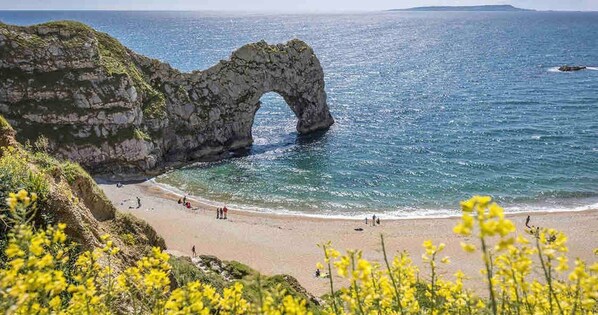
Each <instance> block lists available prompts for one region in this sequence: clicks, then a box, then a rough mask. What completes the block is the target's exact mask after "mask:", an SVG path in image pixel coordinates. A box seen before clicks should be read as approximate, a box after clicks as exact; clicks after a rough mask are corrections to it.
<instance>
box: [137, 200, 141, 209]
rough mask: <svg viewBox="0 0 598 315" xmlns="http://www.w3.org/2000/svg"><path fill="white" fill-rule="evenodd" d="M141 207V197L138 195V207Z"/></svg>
mask: <svg viewBox="0 0 598 315" xmlns="http://www.w3.org/2000/svg"><path fill="white" fill-rule="evenodd" d="M139 208H141V198H139V197H137V209H139Z"/></svg>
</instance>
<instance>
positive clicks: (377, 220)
mask: <svg viewBox="0 0 598 315" xmlns="http://www.w3.org/2000/svg"><path fill="white" fill-rule="evenodd" d="M376 224H378V225H380V217H377V218H376Z"/></svg>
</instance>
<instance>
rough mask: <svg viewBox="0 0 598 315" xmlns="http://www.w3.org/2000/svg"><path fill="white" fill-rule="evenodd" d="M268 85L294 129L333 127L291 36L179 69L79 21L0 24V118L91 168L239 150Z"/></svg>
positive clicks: (315, 79)
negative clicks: (199, 67) (204, 65)
mask: <svg viewBox="0 0 598 315" xmlns="http://www.w3.org/2000/svg"><path fill="white" fill-rule="evenodd" d="M271 91H273V92H277V93H278V94H280V95H281V96H283V98H284V99H285V101H286V102H287V103H288V104H289V106H290V107H291V109H292V110H293V112H294V113H295V115H296V116H297V130H298V132H300V133H308V132H312V131H315V130H321V129H326V128H328V127H329V126H331V125H332V124H333V123H334V120H333V119H332V116H331V115H330V112H329V110H328V106H327V104H326V93H325V91H324V76H323V71H322V67H321V66H320V63H319V61H318V59H317V57H316V56H315V54H314V52H313V50H312V49H311V48H310V47H309V46H308V45H307V44H305V43H304V42H302V41H300V40H292V41H289V42H287V43H286V44H279V45H268V44H266V43H265V42H259V43H254V44H249V45H245V46H243V47H241V48H240V49H238V50H237V51H235V52H233V53H232V55H231V57H230V59H229V60H227V61H221V62H220V63H218V64H217V65H215V66H213V67H211V68H209V69H207V70H205V71H194V72H191V73H182V72H180V71H178V70H176V69H173V68H172V67H170V66H169V65H168V64H165V63H162V62H160V61H158V60H154V59H150V58H147V57H144V56H141V55H139V54H136V53H134V52H132V51H131V50H129V49H127V48H126V47H124V46H122V45H121V44H120V43H119V42H118V41H117V40H115V39H114V38H112V37H110V36H108V35H107V34H104V33H100V32H97V31H95V30H93V29H91V28H89V27H88V26H86V25H84V24H81V23H78V22H50V23H45V24H40V25H34V26H29V27H18V26H11V25H6V24H1V23H0V114H2V115H4V116H5V117H6V118H7V119H8V121H9V122H10V123H11V124H12V125H13V127H14V128H15V129H16V130H17V135H18V137H19V139H20V140H21V141H23V140H31V141H35V140H36V139H37V138H38V137H39V136H40V135H44V136H45V137H47V138H48V140H49V143H50V149H51V151H52V152H53V153H54V154H57V155H59V156H60V157H63V158H67V159H70V160H74V161H77V162H79V163H81V164H82V165H83V166H84V167H86V168H87V169H89V170H91V171H92V172H94V173H112V174H117V173H146V174H147V173H157V172H160V171H162V170H163V169H164V168H165V167H166V166H168V165H170V164H171V163H184V162H187V161H192V160H196V159H199V158H204V157H207V156H211V155H217V154H220V153H223V152H226V151H228V150H234V149H239V148H242V147H246V146H248V145H250V144H251V143H252V137H251V127H252V124H253V118H254V115H255V112H256V111H257V110H258V109H259V107H260V102H259V99H260V97H261V96H262V95H263V94H264V93H267V92H271Z"/></svg>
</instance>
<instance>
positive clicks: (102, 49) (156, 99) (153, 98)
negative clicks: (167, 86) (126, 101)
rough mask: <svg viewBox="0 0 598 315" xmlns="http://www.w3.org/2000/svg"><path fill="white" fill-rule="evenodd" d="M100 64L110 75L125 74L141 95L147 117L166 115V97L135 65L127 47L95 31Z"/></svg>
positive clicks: (162, 116)
mask: <svg viewBox="0 0 598 315" xmlns="http://www.w3.org/2000/svg"><path fill="white" fill-rule="evenodd" d="M96 37H97V39H98V49H99V53H100V64H101V65H102V67H103V68H104V69H105V70H106V72H108V74H110V75H127V76H129V77H130V78H131V79H132V80H133V83H134V84H135V87H136V88H137V90H138V91H140V92H141V94H142V97H143V106H142V110H143V113H144V115H146V116H147V117H148V118H164V117H166V98H165V97H164V94H163V93H162V92H160V91H158V90H156V89H155V88H154V87H153V86H152V85H151V84H150V83H149V82H148V81H147V80H146V78H145V77H144V75H143V73H142V72H141V70H140V69H139V68H138V67H137V66H136V65H135V63H134V62H133V60H131V56H129V53H128V51H127V49H126V48H125V47H124V46H123V45H122V44H121V43H119V42H118V40H116V39H115V38H113V37H111V36H110V35H108V34H105V33H101V32H96Z"/></svg>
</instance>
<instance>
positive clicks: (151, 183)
mask: <svg viewBox="0 0 598 315" xmlns="http://www.w3.org/2000/svg"><path fill="white" fill-rule="evenodd" d="M97 181H98V183H99V184H100V185H101V186H103V185H111V184H113V185H115V184H116V183H117V182H116V181H110V180H104V179H102V180H97ZM123 183H124V184H125V185H127V184H128V185H130V184H134V185H140V186H141V187H144V188H145V189H147V190H155V189H156V188H157V189H159V190H160V192H157V191H153V193H157V194H164V196H170V198H171V199H173V200H175V201H177V200H178V198H183V196H187V199H188V200H192V201H194V202H195V203H196V204H197V205H198V207H202V208H214V209H215V208H217V207H222V206H223V205H225V204H226V203H225V202H221V201H214V200H209V199H205V198H202V197H200V196H196V195H193V194H186V193H185V192H184V191H182V190H181V189H179V188H177V187H174V186H171V185H168V184H164V183H159V182H157V181H156V180H155V177H154V178H150V179H146V180H140V181H133V182H128V183H127V182H123ZM530 207H533V206H530ZM227 208H228V211H229V212H232V213H249V214H254V215H263V216H275V217H291V218H293V217H296V218H310V219H322V220H347V221H363V220H364V219H365V216H368V219H369V218H370V215H372V214H376V216H377V217H378V214H381V215H383V216H384V221H397V220H425V219H455V218H460V217H461V214H460V213H459V214H439V215H419V216H417V215H416V216H396V215H395V216H393V215H391V214H388V213H387V212H376V211H372V212H370V213H368V214H365V213H363V214H359V215H353V216H350V215H342V214H338V215H337V214H335V215H320V214H310V213H304V212H298V211H293V210H281V212H276V211H275V210H257V209H256V210H254V209H251V208H242V207H238V206H233V207H232V208H231V207H230V206H228V205H227ZM455 209H457V210H458V212H460V209H459V205H458V204H455ZM537 209H538V210H533V208H531V209H524V210H520V211H517V210H515V211H513V210H510V209H508V208H507V209H504V210H505V215H509V216H525V215H532V214H535V215H537V214H550V213H555V214H563V213H575V212H585V211H590V212H591V211H598V203H592V204H588V205H582V206H573V207H572V208H565V207H563V208H555V209H545V208H537ZM380 218H382V217H380Z"/></svg>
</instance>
